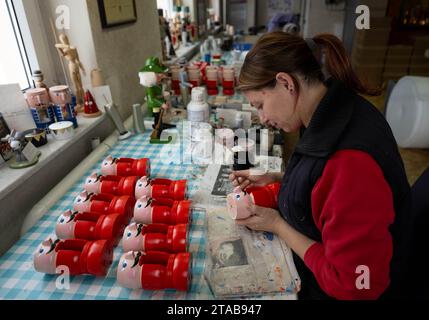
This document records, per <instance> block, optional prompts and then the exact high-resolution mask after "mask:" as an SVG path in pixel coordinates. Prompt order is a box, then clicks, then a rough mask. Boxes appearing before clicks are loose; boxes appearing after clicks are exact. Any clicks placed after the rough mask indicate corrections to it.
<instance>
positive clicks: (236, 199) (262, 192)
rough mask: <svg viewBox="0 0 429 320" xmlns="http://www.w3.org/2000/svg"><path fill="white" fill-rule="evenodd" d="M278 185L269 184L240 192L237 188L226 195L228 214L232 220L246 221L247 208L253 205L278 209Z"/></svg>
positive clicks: (248, 214)
mask: <svg viewBox="0 0 429 320" xmlns="http://www.w3.org/2000/svg"><path fill="white" fill-rule="evenodd" d="M279 192H280V183H275V184H270V185H268V186H265V187H252V188H247V189H246V190H245V191H242V190H241V189H240V188H239V187H237V188H235V189H234V192H233V193H231V194H230V195H228V197H227V203H228V213H229V214H230V216H231V218H232V219H234V220H241V219H247V218H249V217H250V215H251V214H250V212H249V211H248V210H247V208H248V206H250V205H251V204H255V205H257V206H259V207H264V208H272V209H276V208H278V194H279Z"/></svg>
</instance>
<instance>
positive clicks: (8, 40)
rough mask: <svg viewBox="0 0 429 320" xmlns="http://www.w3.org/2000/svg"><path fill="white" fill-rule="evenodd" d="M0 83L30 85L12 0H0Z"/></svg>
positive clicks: (26, 59) (28, 67)
mask: <svg viewBox="0 0 429 320" xmlns="http://www.w3.org/2000/svg"><path fill="white" fill-rule="evenodd" d="M0 48H1V50H0V85H1V84H8V83H19V84H20V86H21V89H22V90H25V89H28V88H30V87H31V86H32V84H33V81H32V78H31V68H30V63H29V59H28V55H27V51H26V49H25V46H24V42H23V37H22V33H21V28H20V26H19V24H18V19H17V14H16V9H15V4H14V1H13V0H0Z"/></svg>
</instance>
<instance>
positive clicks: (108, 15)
mask: <svg viewBox="0 0 429 320" xmlns="http://www.w3.org/2000/svg"><path fill="white" fill-rule="evenodd" d="M98 8H99V11H100V18H101V25H102V27H103V29H106V28H112V27H116V26H121V25H126V24H132V23H135V22H136V21H137V7H136V0H98Z"/></svg>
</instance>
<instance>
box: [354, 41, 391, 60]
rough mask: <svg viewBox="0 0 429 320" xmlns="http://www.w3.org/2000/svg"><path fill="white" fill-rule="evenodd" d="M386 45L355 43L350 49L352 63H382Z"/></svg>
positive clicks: (384, 57)
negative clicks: (376, 45)
mask: <svg viewBox="0 0 429 320" xmlns="http://www.w3.org/2000/svg"><path fill="white" fill-rule="evenodd" d="M386 52H387V47H386V46H378V47H372V46H360V45H356V46H354V47H353V50H352V63H353V65H363V64H384V61H385V59H386Z"/></svg>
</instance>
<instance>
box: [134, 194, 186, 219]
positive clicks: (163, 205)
mask: <svg viewBox="0 0 429 320" xmlns="http://www.w3.org/2000/svg"><path fill="white" fill-rule="evenodd" d="M191 204H192V202H191V201H189V200H182V201H174V200H170V199H157V200H154V199H152V198H146V197H143V198H141V199H139V200H137V202H136V205H135V206H134V221H135V222H137V223H143V224H152V223H161V224H167V225H171V226H172V225H177V224H188V223H190V220H191Z"/></svg>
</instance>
